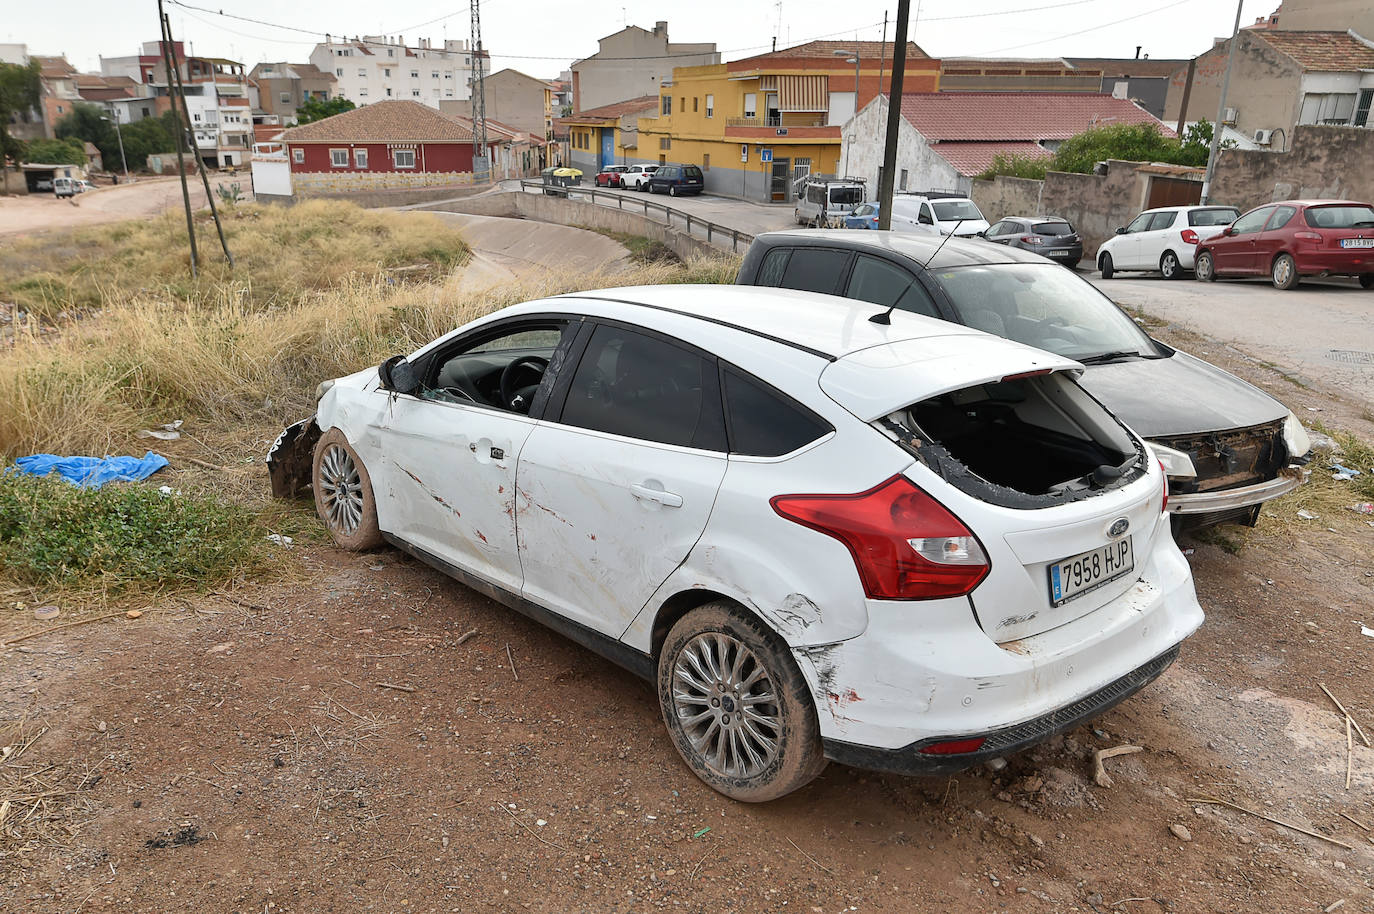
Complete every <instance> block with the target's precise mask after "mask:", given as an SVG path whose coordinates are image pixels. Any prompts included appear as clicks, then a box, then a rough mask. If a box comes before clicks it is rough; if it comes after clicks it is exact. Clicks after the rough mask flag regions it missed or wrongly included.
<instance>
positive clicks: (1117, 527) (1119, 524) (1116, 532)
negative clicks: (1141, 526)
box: [1107, 517, 1131, 538]
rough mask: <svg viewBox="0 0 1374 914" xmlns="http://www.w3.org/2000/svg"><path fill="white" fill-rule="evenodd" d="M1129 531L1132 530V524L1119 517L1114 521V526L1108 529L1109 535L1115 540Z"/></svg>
mask: <svg viewBox="0 0 1374 914" xmlns="http://www.w3.org/2000/svg"><path fill="white" fill-rule="evenodd" d="M1129 529H1131V522H1130V521H1129V520H1127V519H1126V518H1124V517H1118V518H1117V519H1116V520H1114V521H1112V525H1111V526H1110V527H1108V528H1107V535H1108V536H1110V537H1113V538H1115V537H1118V536H1121V535H1123V534H1124V533H1125V532H1126V531H1127V530H1129Z"/></svg>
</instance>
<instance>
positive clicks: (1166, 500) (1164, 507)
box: [1157, 460, 1169, 514]
mask: <svg viewBox="0 0 1374 914" xmlns="http://www.w3.org/2000/svg"><path fill="white" fill-rule="evenodd" d="M1157 462H1158V463H1159V472H1160V473H1161V474H1162V475H1163V476H1164V504H1162V505H1160V506H1159V513H1160V514H1163V513H1164V512H1165V511H1168V510H1169V471H1168V470H1166V469H1164V461H1163V460H1160V461H1157Z"/></svg>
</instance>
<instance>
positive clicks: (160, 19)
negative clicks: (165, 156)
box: [157, 0, 200, 279]
mask: <svg viewBox="0 0 1374 914" xmlns="http://www.w3.org/2000/svg"><path fill="white" fill-rule="evenodd" d="M157 26H158V33H159V34H160V35H161V36H162V65H163V66H164V67H166V68H167V96H168V98H169V99H171V102H172V110H173V111H175V110H176V89H175V81H174V79H173V71H172V49H171V47H170V44H171V39H170V38H169V37H168V35H167V15H166V14H165V13H163V12H162V0H157ZM182 103H183V107H184V106H185V99H183V100H182ZM177 117H178V118H180V117H181V115H179V114H178V115H177ZM185 146H186V131H184V130H178V131H177V171H178V172H179V173H180V174H181V202H182V204H183V205H184V206H185V207H186V237H187V238H188V239H189V240H190V242H191V278H192V279H195V277H196V267H197V264H198V262H199V260H200V258H199V257H198V256H197V255H196V223H195V220H194V219H192V218H191V191H190V190H189V189H187V187H186V161H185V158H184V156H183V155H182V152H183V149H184V147H185Z"/></svg>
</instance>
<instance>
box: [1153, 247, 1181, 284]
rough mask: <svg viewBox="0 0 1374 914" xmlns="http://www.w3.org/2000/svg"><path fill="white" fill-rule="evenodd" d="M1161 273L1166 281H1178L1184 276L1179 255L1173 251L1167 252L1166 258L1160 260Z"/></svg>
mask: <svg viewBox="0 0 1374 914" xmlns="http://www.w3.org/2000/svg"><path fill="white" fill-rule="evenodd" d="M1159 272H1161V273H1163V274H1164V278H1165V279H1178V278H1179V277H1180V276H1182V275H1183V268H1182V267H1180V266H1179V265H1178V255H1177V254H1175V253H1174V252H1173V251H1165V252H1164V256H1163V257H1160V258H1159Z"/></svg>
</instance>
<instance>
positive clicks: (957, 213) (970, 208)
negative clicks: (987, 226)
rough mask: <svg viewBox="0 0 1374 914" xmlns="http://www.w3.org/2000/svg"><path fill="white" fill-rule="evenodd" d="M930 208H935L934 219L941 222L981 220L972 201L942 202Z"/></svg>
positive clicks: (980, 214)
mask: <svg viewBox="0 0 1374 914" xmlns="http://www.w3.org/2000/svg"><path fill="white" fill-rule="evenodd" d="M931 206H933V207H935V218H936V219H939V220H940V221H941V222H958V221H959V220H960V219H962V220H964V221H965V222H968V221H969V220H970V219H982V218H983V214H982V213H980V212H979V211H978V207H976V206H974V205H973V201H972V200H943V201H940V202H938V203H932V204H931Z"/></svg>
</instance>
